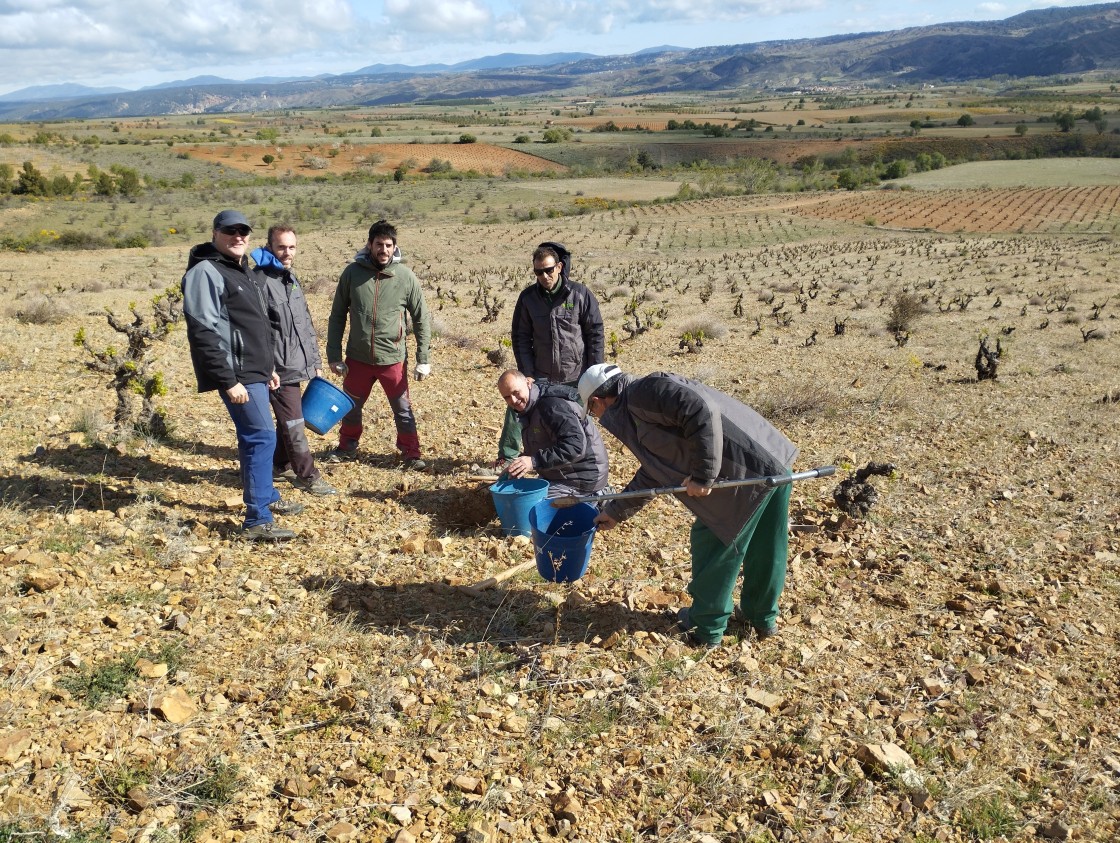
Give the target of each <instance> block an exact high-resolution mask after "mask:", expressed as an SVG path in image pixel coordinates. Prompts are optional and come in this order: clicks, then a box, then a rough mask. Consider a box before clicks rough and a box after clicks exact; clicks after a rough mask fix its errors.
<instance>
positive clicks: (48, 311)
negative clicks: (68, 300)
mask: <svg viewBox="0 0 1120 843" xmlns="http://www.w3.org/2000/svg"><path fill="white" fill-rule="evenodd" d="M15 315H16V319H18V320H19V321H20V322H22V323H23V324H25V325H57V324H58V323H59V322H61V321H63V320H64V319H65V318H66V317H67V316H69V315H70V311H69V309H68V308H67V307H66V305H64V304H63V303H61V302H56V301H55V300H54V299H52V298H51V297H50V296H36V297H34V298H32V299H31V300H30V301H29V302H27V304H25V305H23V306H22V307H20V308H19V309H18V310H16V314H15Z"/></svg>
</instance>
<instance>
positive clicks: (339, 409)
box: [302, 378, 354, 436]
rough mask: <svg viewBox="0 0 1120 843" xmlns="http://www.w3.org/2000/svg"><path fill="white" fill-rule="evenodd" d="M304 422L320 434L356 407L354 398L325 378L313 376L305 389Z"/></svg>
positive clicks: (325, 432) (324, 433) (324, 432)
mask: <svg viewBox="0 0 1120 843" xmlns="http://www.w3.org/2000/svg"><path fill="white" fill-rule="evenodd" d="M302 403H303V422H304V424H306V425H307V426H308V427H309V428H311V429H312V430H314V431H315V432H316V433H318V434H319V435H320V436H325V435H326V434H327V431H329V430H330V429H331V428H332V427H334V426H335V425H336V424H338V421H339V419H341V418H342V417H343V416H345V415H346V414H347V413H349V412H350V411H351V410H353V409H354V399H353V398H351V397H350V396H349V395H347V394H346V393H345V392H343V391H342V390H341V389H339V388H338V387H337V386H335V385H334V384H333V383H331V382H330V381H328V380H324V379H323V378H312V379H311V380H309V381H308V382H307V389H305V390H304V391H303V402H302Z"/></svg>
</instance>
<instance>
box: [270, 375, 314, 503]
mask: <svg viewBox="0 0 1120 843" xmlns="http://www.w3.org/2000/svg"><path fill="white" fill-rule="evenodd" d="M299 386H300V385H299V384H298V383H285V384H281V385H280V388H279V389H275V390H273V391H271V392H269V393H268V403H269V404H271V405H272V412H273V413H275V414H276V453H275V454H273V457H272V467H273V469H275V470H276V471H284V470H285V469H287V468H288V467H289V466H291V469H292V471H294V472H295V473H296V477H299V478H300V479H302V480H309V481H310V480H317V479H318V478H319V469H318V468H316V467H315V458H314V457H313V456H311V445H310V444H309V443H308V441H307V432H306V431H305V429H304V427H305V425H304V423H303V395H302V394H301V393H300V389H299Z"/></svg>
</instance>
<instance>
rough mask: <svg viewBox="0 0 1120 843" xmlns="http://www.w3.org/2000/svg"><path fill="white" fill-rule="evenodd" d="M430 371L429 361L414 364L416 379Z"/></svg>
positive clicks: (424, 376) (421, 377) (419, 379)
mask: <svg viewBox="0 0 1120 843" xmlns="http://www.w3.org/2000/svg"><path fill="white" fill-rule="evenodd" d="M431 373H432V364H431V363H417V364H416V380H418V381H422V380H424V378H426V377H427V376H428V375H430V374H431Z"/></svg>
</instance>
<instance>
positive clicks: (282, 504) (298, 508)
mask: <svg viewBox="0 0 1120 843" xmlns="http://www.w3.org/2000/svg"><path fill="white" fill-rule="evenodd" d="M268 508H269V509H271V510H272V512H273V513H274V514H276V515H299V514H300V513H301V512H303V504H301V503H299V502H298V501H286V500H283V499H281V500H278V501H273V502H272V503H270V504H269V505H268Z"/></svg>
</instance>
